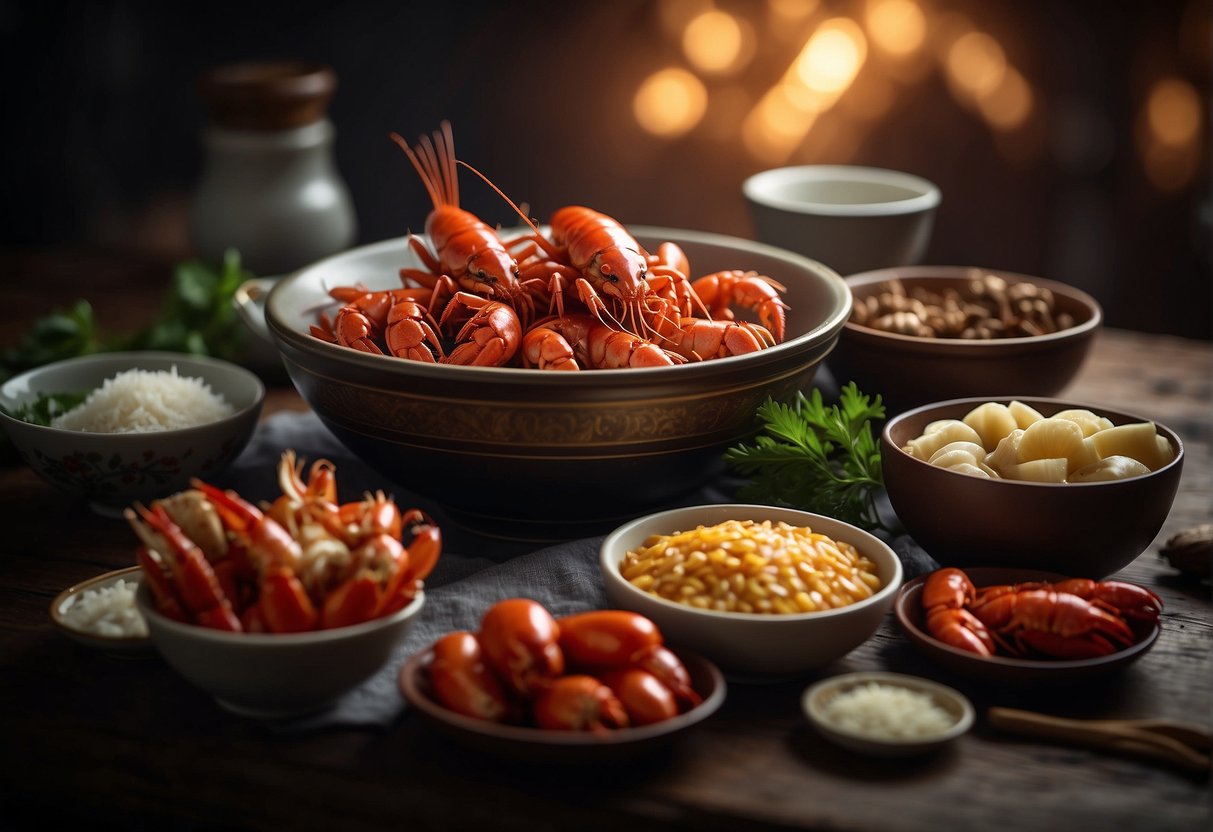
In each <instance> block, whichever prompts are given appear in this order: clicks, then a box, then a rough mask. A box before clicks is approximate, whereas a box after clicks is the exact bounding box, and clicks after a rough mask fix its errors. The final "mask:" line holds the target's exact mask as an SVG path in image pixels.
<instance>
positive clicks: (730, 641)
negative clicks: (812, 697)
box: [599, 504, 903, 678]
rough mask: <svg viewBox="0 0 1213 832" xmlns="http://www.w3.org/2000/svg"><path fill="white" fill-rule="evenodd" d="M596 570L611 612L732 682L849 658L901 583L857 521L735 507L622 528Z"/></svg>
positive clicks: (688, 511) (880, 546)
mask: <svg viewBox="0 0 1213 832" xmlns="http://www.w3.org/2000/svg"><path fill="white" fill-rule="evenodd" d="M599 566H600V568H601V570H602V576H603V584H604V586H605V588H606V595H607V599H608V601H609V602H610V603H611V605H612V606H615V607H619V608H622V609H628V610H632V611H634V612H638V613H640V614H642V615H645V616H647V617H648V618H650V619H652V620H653V621H654V622H655V623H656V624H657V625H658V627H660V628H661V631H662V633H664V634H665V637H666V639H667V641H669V642H670V643H671V644H676V645H681V646H683V647H687V648H689V649H692V650H695V651H696V652H698V653H700V654H702V655H703V656H705V657H707V658H709V659H711V660H712V661H713V662H715V663H716V664H718V665H719V666H720V668H721V670H723V671H725V673H727V674H729V675H732V676H734V677H736V676H742V677H760V678H761V677H768V678H769V677H788V676H796V675H799V674H804V673H809V672H812V671H814V670H817V669H819V668H822V667H824V666H826V665H828V664H830V663H831V662H833V661H835V660H837V659H839V658H841V657H843V656H845V655H846V654H847V653H849V652H850V651H851V650H854V649H855V648H856V647H858V646H859V645H861V644H862V643H863V642H865V641H867V640H868V639H869V638H870V637H871V636H872V634H873V633H875V632H876V629H877V628H878V627H879V626H880V623H881V622H882V621H883V619H884V616H885V614H886V613H887V612H888V611H889V609H890V608H891V606H892V603H893V598H894V596H895V595H896V593H897V589H898V587H900V585H901V582H902V578H903V571H902V566H901V561H900V560H898V558H897V555H896V554H895V553H894V552H893V550H892V549H890V548H889V547H888V545H886V544H885V543H884V542H883V541H881V540H880V539H879V538H878V537H876V536H874V535H872V534H870V533H868V532H865V531H863V530H861V529H859V528H857V527H855V526H852V525H850V524H849V523H844V522H842V521H840V520H835V519H833V518H829V517H825V516H822V515H819V514H811V513H809V512H804V511H797V510H795V509H786V508H777V507H774V506H761V505H739V504H726V505H704V506H692V507H689V508H678V509H672V510H670V511H662V512H658V513H656V514H650V515H647V516H645V517H641V518H639V519H636V520H632V521H630V522H628V523H625V524H623V525H622V526H620V527H619V528H617V529H616V530H615V531H613V532H611V534H609V535H607V537H606V538H605V539H604V540H603V542H602V546H601V548H600V554H599Z"/></svg>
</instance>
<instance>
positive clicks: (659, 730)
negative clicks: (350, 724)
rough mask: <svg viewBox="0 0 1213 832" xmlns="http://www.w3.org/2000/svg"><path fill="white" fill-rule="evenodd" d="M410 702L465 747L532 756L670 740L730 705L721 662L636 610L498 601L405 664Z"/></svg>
mask: <svg viewBox="0 0 1213 832" xmlns="http://www.w3.org/2000/svg"><path fill="white" fill-rule="evenodd" d="M399 683H400V689H401V692H402V693H403V694H404V697H405V699H406V700H407V701H408V702H409V703H410V704H411V705H412V706H414V707H415V708H417V709H418V711H419V712H420V713H421V714H422V716H423V717H424V718H425V720H426V721H427V722H428V723H429V724H430V725H431V726H433V727H434V728H435V729H436V730H438V731H439V732H441V733H442V734H444V735H445V736H448V737H450V738H452V739H454V740H456V741H457V742H460V743H461V744H464V745H467V746H470V747H473V748H476V749H479V750H484V751H488V752H491V753H495V754H500V755H504V756H509V757H515V758H524V759H528V760H532V761H550V762H556V761H565V762H604V761H608V760H612V759H619V758H625V757H632V756H635V755H637V754H640V753H644V752H648V751H650V750H652V749H654V748H659V747H662V746H665V745H667V744H668V743H670V742H671V741H673V740H674V739H676V738H677V737H679V736H680V735H682V734H683V733H685V732H686V731H687V730H689V729H690V728H692V727H693V726H695V725H697V724H698V723H700V722H702V721H703V720H704V719H706V718H708V717H709V716H711V715H712V714H713V713H714V712H715V711H716V710H717V709H718V708H719V707H720V705H721V704H722V703H723V702H724V698H725V691H726V684H725V681H724V677H723V676H722V675H721V673H720V670H719V669H717V667H716V666H715V665H713V664H712V663H711V662H709V661H708V660H706V659H704V658H702V657H701V656H699V655H698V654H696V653H693V652H691V651H687V650H682V649H675V648H672V647H670V646H669V645H667V644H666V643H665V641H664V638H663V635H662V633H661V631H660V630H659V629H658V627H657V626H656V625H655V624H654V623H653V622H652V621H651V620H650V619H648V618H645V617H644V616H641V615H638V614H636V613H632V612H628V611H625V610H614V609H606V610H591V611H587V612H581V613H574V614H571V615H565V616H561V617H559V618H557V617H554V616H553V615H552V614H551V613H550V612H549V611H548V610H547V609H546V608H544V607H543V605H542V604H540V603H538V602H537V601H534V600H532V599H529V598H508V599H505V600H503V601H499V602H497V603H496V604H494V605H493V606H492V607H490V608H489V609H488V610H487V611H486V612H485V614H484V616H483V617H482V619H481V621H480V625H479V627H478V628H477V630H476V631H475V632H471V631H455V632H451V633H447V634H446V635H444V636H442V637H440V638H439V639H437V640H436V641H435V642H434V644H433V645H432V646H431V647H430V648H429V649H427V650H424V651H422V652H420V653H417V654H416V655H414V656H412V657H411V658H410V659H409V660H408V661H407V662H405V664H404V665H403V666H402V667H401V669H400V674H399Z"/></svg>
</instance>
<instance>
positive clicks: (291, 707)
mask: <svg viewBox="0 0 1213 832" xmlns="http://www.w3.org/2000/svg"><path fill="white" fill-rule="evenodd" d="M135 605H136V606H137V607H138V609H139V612H140V613H142V615H143V617H144V619H146V620H147V628H148V632H149V634H150V635H151V638H152V643H153V644H155V646H156V649H157V650H158V651H159V652H160V655H161V656H162V657H163V658H164V661H165V662H166V663H168V665H169V666H170V667H171V668H173V670H175V671H177V673H179V674H180V675H181V676H182V677H184V678H185V680H186V681H188V682H190V683H191V684H193V685H194V686H196V687H198V688H200V689H202V690H204V691H206V692H207V693H209V694H211V696H213V697H214V698H215V700H216V701H217V702H218V703H219V705H221V706H222V707H224V708H225V709H227V710H229V711H232V712H234V713H238V714H240V715H242V716H249V717H253V718H257V719H285V718H289V717H296V716H301V715H304V714H308V713H313V712H316V711H320V710H324V709H325V708H328V707H330V706H331V705H333V704H334V703H335V702H336V701H337V699H339V698H340V697H341V696H342V695H343V694H345V693H348V692H349V691H351V690H353V689H354V688H356V687H358V685H360V684H362V683H363V682H365V681H366V680H367V679H369V678H370V677H371V676H373V675H375V673H376V672H377V671H378V670H379V669H380V668H381V667H383V665H384V664H385V663H386V662H387V661H388V659H390V658H391V656H392V650H393V648H395V647H396V645H397V644H399V643H400V641H401V640H402V639H403V638H404V636H405V635H406V634H407V633H408V631H409V628H410V627H411V626H412V623H413V620H414V619H415V618H416V617H417V614H418V613H420V612H421V609H422V607H423V606H424V605H425V593H423V592H419V593H418V594H417V597H416V598H414V599H413V601H412V603H410V604H409V605H408V606H406V607H404V608H403V609H400V610H398V611H396V612H394V613H392V614H391V615H386V616H383V617H382V618H376V619H373V620H371V621H366V622H363V623H362V624H354V625H351V626H349V627H334V628H332V629H328V630H312V631H310V632H305V633H228V632H223V631H220V630H212V629H209V628H207V627H200V626H197V625H195V624H187V623H184V622H180V621H174V620H173V619H171V618H167V617H165V616H163V615H161V614H160V613H159V612H157V611H156V602H155V600H154V599H153V598H152V594H151V589H150V588H149V587H148V585H147V583H146V582H143V583H141V584H140V585H139V589H138V591H136V593H135Z"/></svg>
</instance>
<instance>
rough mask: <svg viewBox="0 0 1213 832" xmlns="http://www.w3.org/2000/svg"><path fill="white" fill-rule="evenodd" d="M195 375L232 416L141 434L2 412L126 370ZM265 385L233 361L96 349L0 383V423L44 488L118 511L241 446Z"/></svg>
mask: <svg viewBox="0 0 1213 832" xmlns="http://www.w3.org/2000/svg"><path fill="white" fill-rule="evenodd" d="M173 367H176V368H177V372H178V374H180V375H182V376H190V377H194V378H201V379H202V380H203V381H205V382H206V383H207V384H208V385H210V388H211V390H212V391H213V392H214V393H216V394H218V395H221V396H223V398H224V399H225V400H226V401H227V402H228V404H230V405H231V406H232V407H233V408H234V410H235V413H233V414H232V415H231V416H228V417H227V418H224V419H220V420H219V421H217V422H211V423H209V424H205V425H200V426H198V427H192V428H182V429H179V430H166V431H156V432H147V433H85V432H84V431H78V430H64V429H59V428H52V427H46V426H43V425H34V424H30V423H28V422H23V421H21V420H20V419H15V418H13V417H12V416H10V415H9V414H8V413H7V412H5V411H7V410H12V409H15V408H17V407H20V406H21V405H23V404H25V403H27V402H31V401H33V400H35V399H37V398H38V396H39V395H41V394H49V393H86V392H88V391H90V390H94V389H96V388H98V387H100V386H101V385H102V384H103V383H104V382H105V381H106V380H107V379H111V378H113V377H114V376H116V375H118V374H119V373H121V372H124V371H126V370H133V369H141V370H151V371H154V370H170V369H171V368H173ZM264 399H265V385H263V384H262V383H261V380H260V379H259V378H257V376H256V375H254V374H253V373H251V372H249V371H248V370H246V369H244V368H243V367H240V366H238V365H236V364H232V363H230V362H227V361H221V360H219V359H215V358H207V357H204V356H197V355H187V354H185V353H171V352H115V353H99V354H97V355H89V356H84V357H81V358H72V359H68V360H67V361H59V362H56V363H54V364H47V365H45V366H43V367H38V368H37V369H33V370H30V371H28V372H25V373H22V374H21V375H18V376H15V377H13V378H11V379H9V380H8V381H6V382H5V383H4V384H3V385H0V408H2V409H0V426H3V428H4V430H5V432H7V433H8V436H9V438H10V439H11V440H12V442H13V445H14V446H15V447H16V449H17V451H18V452H19V453H20V454H21V456H22V458H23V459H24V460H25V461H26V463H27V464H29V466H30V467H31V468H33V469H34V471H35V472H36V473H37V474H38V475H39V476H41V477H42V478H43V479H44V480H46V481H47V482H49V483H50V484H51V485H54V486H55V487H57V488H59V489H60V490H62V491H65V492H67V493H69V494H74V495H76V496H79V497H83V498H85V499H87V500H88V501H89V502H90V503H91V504H92V506H93V508H94V509H96V510H97V511H99V512H101V513H103V514H113V515H117V514H118V513H119V512H120V511H121V509H122V508H124V507H125V506H128V505H130V504H131V503H132V502H135V501H136V500H150V499H154V498H156V497H162V496H166V495H168V494H172V493H174V492H177V491H180V490H182V489H184V488H186V487H188V486H189V481H190V478H191V477H200V478H202V479H206V478H208V477H212V476H214V475H215V474H217V473H218V472H220V471H221V470H223V468H224V467H226V466H227V464H228V463H230V462H231V461H232V460H233V459H235V458H236V455H237V454H239V453H240V451H241V450H243V448H244V446H245V445H246V444H248V441H249V439H250V438H251V437H252V435H253V430H254V429H255V428H256V427H257V420H258V417H259V416H260V415H261V405H262V403H263V401H264Z"/></svg>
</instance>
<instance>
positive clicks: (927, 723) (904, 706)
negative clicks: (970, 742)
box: [825, 682, 956, 740]
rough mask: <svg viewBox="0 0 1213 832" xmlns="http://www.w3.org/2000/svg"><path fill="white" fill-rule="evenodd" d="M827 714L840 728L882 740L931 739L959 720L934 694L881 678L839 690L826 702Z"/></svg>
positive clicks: (831, 721) (832, 722)
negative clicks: (938, 703) (890, 683)
mask: <svg viewBox="0 0 1213 832" xmlns="http://www.w3.org/2000/svg"><path fill="white" fill-rule="evenodd" d="M825 716H826V718H827V719H829V721H830V723H831V724H833V725H834V726H835V727H837V728H839V729H840V730H843V731H847V732H849V733H852V734H861V735H863V736H865V737H871V738H873V739H878V740H920V739H928V738H930V737H933V736H938V735H939V734H942V733H943V732H945V731H947V730H948V729H949V728H951V727H952V725H953V724H954V723H955V721H956V720H955V719H953V718H952V716H951V715H950V714H949V713H948V712H947V711H946V710H944V709H943V708H941V707H939V706H938V705H936V704H935V702H934V701H933V700H932V699H931V697H930V695H928V694H925V693H920V692H918V691H914V690H908V689H906V688H903V687H898V686H895V685H882V684H880V683H879V682H867V683H865V684H862V685H857V686H855V687H853V688H851V689H850V690H848V691H845V692H844V693H840V694H838V695H837V696H835V697H834V698H833V699H831V700H830V701H829V702H827V703H826V706H825Z"/></svg>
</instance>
